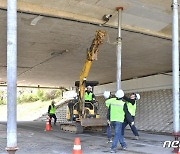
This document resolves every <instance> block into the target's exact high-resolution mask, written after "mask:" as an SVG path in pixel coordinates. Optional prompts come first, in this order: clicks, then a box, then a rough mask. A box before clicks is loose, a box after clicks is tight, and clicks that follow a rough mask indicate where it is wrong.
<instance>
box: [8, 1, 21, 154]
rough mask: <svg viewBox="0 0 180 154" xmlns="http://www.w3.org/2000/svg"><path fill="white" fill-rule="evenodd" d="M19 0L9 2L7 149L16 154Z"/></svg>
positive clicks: (11, 153)
mask: <svg viewBox="0 0 180 154" xmlns="http://www.w3.org/2000/svg"><path fill="white" fill-rule="evenodd" d="M16 82H17V0H8V1H7V112H8V113H7V148H6V150H7V151H8V153H9V154H14V153H15V152H16V150H17V149H18V148H17V118H16V117H17V116H16V112H17V111H16V107H17V106H16V95H17V94H16V92H17V86H16Z"/></svg>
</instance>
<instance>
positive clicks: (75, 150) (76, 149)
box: [72, 137, 82, 154]
mask: <svg viewBox="0 0 180 154" xmlns="http://www.w3.org/2000/svg"><path fill="white" fill-rule="evenodd" d="M72 154H82V150H81V143H80V138H79V137H76V138H75V140H74V148H73V152H72Z"/></svg>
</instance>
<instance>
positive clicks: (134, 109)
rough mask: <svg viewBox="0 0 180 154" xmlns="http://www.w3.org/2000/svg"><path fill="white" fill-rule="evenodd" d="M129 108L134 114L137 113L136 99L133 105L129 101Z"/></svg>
mask: <svg viewBox="0 0 180 154" xmlns="http://www.w3.org/2000/svg"><path fill="white" fill-rule="evenodd" d="M127 108H128V111H129V113H130V114H131V115H132V116H135V115H136V101H135V104H134V105H132V104H131V103H130V102H127Z"/></svg>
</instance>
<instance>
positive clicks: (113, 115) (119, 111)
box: [106, 89, 134, 153]
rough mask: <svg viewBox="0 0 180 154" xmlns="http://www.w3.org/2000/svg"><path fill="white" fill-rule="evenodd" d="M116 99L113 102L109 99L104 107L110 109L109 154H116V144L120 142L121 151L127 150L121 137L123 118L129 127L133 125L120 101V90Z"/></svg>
mask: <svg viewBox="0 0 180 154" xmlns="http://www.w3.org/2000/svg"><path fill="white" fill-rule="evenodd" d="M115 96H116V99H114V100H113V101H112V100H111V99H108V100H106V105H108V106H109V107H110V121H111V125H112V126H113V127H114V129H115V131H114V139H113V142H112V146H111V153H116V148H117V143H118V141H119V142H120V144H121V146H122V148H123V149H126V148H127V145H126V143H125V142H124V137H123V136H122V132H121V131H122V123H123V122H124V119H125V116H126V118H127V120H128V122H129V123H131V125H133V124H134V122H133V119H132V117H131V115H130V113H129V112H128V109H127V104H126V103H125V102H123V101H122V98H123V96H124V92H123V91H122V90H121V89H120V90H118V91H117V92H116V93H115Z"/></svg>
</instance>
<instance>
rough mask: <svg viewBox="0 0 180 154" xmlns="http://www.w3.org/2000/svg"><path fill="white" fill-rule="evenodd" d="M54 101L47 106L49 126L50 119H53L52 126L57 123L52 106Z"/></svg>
mask: <svg viewBox="0 0 180 154" xmlns="http://www.w3.org/2000/svg"><path fill="white" fill-rule="evenodd" d="M54 103H55V102H54V101H52V102H51V105H49V108H48V116H49V117H50V120H49V123H50V125H51V119H52V118H54V125H56V121H57V118H56V107H55V105H54Z"/></svg>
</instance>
